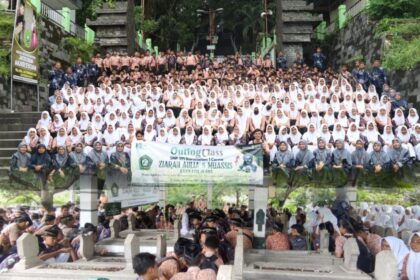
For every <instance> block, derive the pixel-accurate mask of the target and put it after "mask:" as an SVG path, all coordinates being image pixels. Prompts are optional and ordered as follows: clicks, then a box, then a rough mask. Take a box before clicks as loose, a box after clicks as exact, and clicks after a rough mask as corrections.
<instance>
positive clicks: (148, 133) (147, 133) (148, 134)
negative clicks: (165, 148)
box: [144, 124, 156, 142]
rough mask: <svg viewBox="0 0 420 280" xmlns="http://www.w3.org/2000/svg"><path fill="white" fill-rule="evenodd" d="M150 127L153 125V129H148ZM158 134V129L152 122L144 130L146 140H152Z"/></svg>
mask: <svg viewBox="0 0 420 280" xmlns="http://www.w3.org/2000/svg"><path fill="white" fill-rule="evenodd" d="M148 127H152V131H147V128H148ZM155 136H156V130H154V129H153V125H152V124H148V125H146V129H145V130H144V141H147V142H151V141H153V139H154V138H155Z"/></svg>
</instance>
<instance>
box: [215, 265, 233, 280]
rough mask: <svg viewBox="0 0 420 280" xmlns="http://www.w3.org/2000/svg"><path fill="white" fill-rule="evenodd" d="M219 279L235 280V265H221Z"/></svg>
mask: <svg viewBox="0 0 420 280" xmlns="http://www.w3.org/2000/svg"><path fill="white" fill-rule="evenodd" d="M217 280H233V266H232V265H221V266H220V267H219V270H218V271H217Z"/></svg>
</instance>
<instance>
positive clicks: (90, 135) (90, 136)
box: [82, 125, 102, 154]
mask: <svg viewBox="0 0 420 280" xmlns="http://www.w3.org/2000/svg"><path fill="white" fill-rule="evenodd" d="M101 137H102V135H101V133H100V132H99V133H96V131H95V130H94V128H93V126H92V125H89V126H88V128H87V131H86V133H85V135H83V139H82V143H83V144H84V146H85V148H84V152H85V153H86V154H89V152H90V151H91V150H92V147H93V144H94V143H95V142H96V141H97V140H99V139H101Z"/></svg>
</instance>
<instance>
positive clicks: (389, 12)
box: [367, 0, 420, 20]
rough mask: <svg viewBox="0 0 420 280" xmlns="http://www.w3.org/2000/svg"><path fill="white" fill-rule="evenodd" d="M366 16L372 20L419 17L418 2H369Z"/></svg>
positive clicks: (386, 0)
mask: <svg viewBox="0 0 420 280" xmlns="http://www.w3.org/2000/svg"><path fill="white" fill-rule="evenodd" d="M367 11H368V14H369V16H370V18H371V19H373V20H381V19H383V18H410V17H417V16H418V15H420V1H419V0H393V1H390V0H370V1H369V6H368V9H367Z"/></svg>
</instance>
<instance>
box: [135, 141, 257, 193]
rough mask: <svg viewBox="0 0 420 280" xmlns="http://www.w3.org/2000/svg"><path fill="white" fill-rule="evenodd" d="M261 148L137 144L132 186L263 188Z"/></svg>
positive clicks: (254, 146) (153, 143)
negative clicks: (239, 186)
mask: <svg viewBox="0 0 420 280" xmlns="http://www.w3.org/2000/svg"><path fill="white" fill-rule="evenodd" d="M262 162H263V160H262V148H261V145H251V146H187V145H170V144H162V143H156V142H137V143H134V145H133V148H132V149H131V173H132V185H141V186H143V185H172V184H177V185H207V184H218V183H222V184H225V185H262V184H263V163H262Z"/></svg>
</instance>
